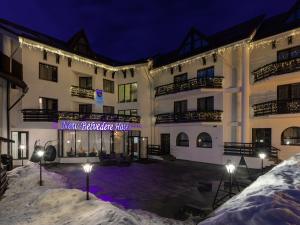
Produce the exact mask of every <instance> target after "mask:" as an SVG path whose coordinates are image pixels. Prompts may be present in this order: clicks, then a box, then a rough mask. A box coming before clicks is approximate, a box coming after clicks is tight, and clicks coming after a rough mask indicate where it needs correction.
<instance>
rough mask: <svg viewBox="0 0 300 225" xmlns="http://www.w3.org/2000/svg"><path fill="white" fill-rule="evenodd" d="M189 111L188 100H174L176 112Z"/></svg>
mask: <svg viewBox="0 0 300 225" xmlns="http://www.w3.org/2000/svg"><path fill="white" fill-rule="evenodd" d="M185 112H187V100H182V101H176V102H174V113H175V114H176V113H178V114H181V113H185Z"/></svg>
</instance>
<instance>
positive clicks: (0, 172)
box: [0, 167, 8, 197]
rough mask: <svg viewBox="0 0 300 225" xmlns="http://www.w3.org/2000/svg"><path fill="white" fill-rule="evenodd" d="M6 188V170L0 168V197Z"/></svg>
mask: <svg viewBox="0 0 300 225" xmlns="http://www.w3.org/2000/svg"><path fill="white" fill-rule="evenodd" d="M7 186H8V178H7V173H6V169H2V168H1V167H0V197H1V196H2V195H3V194H4V192H5V190H6V189H7Z"/></svg>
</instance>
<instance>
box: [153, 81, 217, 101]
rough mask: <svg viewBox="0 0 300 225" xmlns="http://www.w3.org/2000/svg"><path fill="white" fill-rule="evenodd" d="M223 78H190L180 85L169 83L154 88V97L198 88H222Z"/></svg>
mask: <svg viewBox="0 0 300 225" xmlns="http://www.w3.org/2000/svg"><path fill="white" fill-rule="evenodd" d="M222 83H223V77H221V76H218V77H212V78H192V79H189V80H186V81H183V82H180V83H170V84H166V85H161V86H158V87H156V88H155V97H157V96H161V95H168V94H174V93H178V92H183V91H190V90H194V89H200V88H222Z"/></svg>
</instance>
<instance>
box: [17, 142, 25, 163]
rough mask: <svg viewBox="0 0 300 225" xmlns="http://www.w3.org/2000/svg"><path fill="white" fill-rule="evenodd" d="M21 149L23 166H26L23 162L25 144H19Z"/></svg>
mask: <svg viewBox="0 0 300 225" xmlns="http://www.w3.org/2000/svg"><path fill="white" fill-rule="evenodd" d="M19 148H20V150H21V160H22V166H24V162H23V155H24V154H23V151H24V150H25V148H26V146H25V145H20V146H19Z"/></svg>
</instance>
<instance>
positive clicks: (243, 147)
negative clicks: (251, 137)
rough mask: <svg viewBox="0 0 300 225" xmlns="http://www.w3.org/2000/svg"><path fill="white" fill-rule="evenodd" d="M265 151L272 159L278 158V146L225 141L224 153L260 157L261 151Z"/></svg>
mask: <svg viewBox="0 0 300 225" xmlns="http://www.w3.org/2000/svg"><path fill="white" fill-rule="evenodd" d="M262 151H263V152H265V153H266V154H267V155H268V158H270V159H278V151H280V150H279V149H278V148H275V147H273V146H271V145H270V146H268V145H262V144H261V143H242V142H225V143H224V155H233V156H247V157H258V154H259V153H260V152H262Z"/></svg>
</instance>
